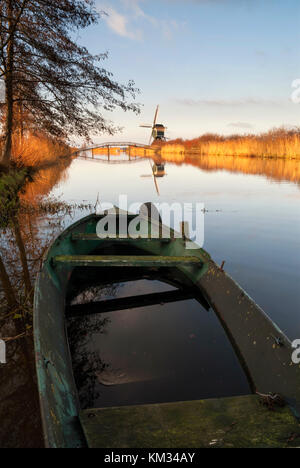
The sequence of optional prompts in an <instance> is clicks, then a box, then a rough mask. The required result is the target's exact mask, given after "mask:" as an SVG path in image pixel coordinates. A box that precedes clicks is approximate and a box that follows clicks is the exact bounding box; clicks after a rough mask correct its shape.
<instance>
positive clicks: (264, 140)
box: [155, 128, 300, 159]
mask: <svg viewBox="0 0 300 468" xmlns="http://www.w3.org/2000/svg"><path fill="white" fill-rule="evenodd" d="M155 144H156V142H155ZM169 152H172V153H179V154H182V153H187V154H199V155H201V156H232V157H234V156H256V157H263V158H295V159H300V128H296V129H291V130H287V129H284V128H279V129H274V130H270V131H269V132H266V133H261V134H259V135H230V136H221V135H217V134H205V135H202V136H200V137H198V138H194V139H192V140H183V139H181V138H178V139H176V140H171V141H169V142H168V143H161V153H162V155H163V154H167V153H169Z"/></svg>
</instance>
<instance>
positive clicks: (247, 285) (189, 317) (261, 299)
mask: <svg viewBox="0 0 300 468" xmlns="http://www.w3.org/2000/svg"><path fill="white" fill-rule="evenodd" d="M86 156H90V155H89V154H87V155H86ZM154 163H156V164H157V165H159V164H162V165H163V166H164V168H163V171H161V173H160V175H161V177H154V176H153V173H152V168H151V166H153V164H154ZM120 195H123V196H124V195H125V196H126V197H127V201H128V205H130V204H131V203H134V202H135V203H143V202H148V201H151V202H153V203H163V202H166V203H168V204H169V205H170V204H172V203H175V202H180V203H192V204H193V206H196V204H197V203H202V204H204V210H203V218H204V245H203V247H204V249H206V250H207V251H208V252H209V253H210V254H211V256H212V258H213V259H214V260H215V261H216V262H217V263H219V264H221V263H222V262H223V261H225V266H224V268H225V270H226V271H227V272H228V273H229V274H230V275H231V276H232V277H233V278H234V279H235V280H236V281H237V282H238V283H239V284H240V285H241V286H242V287H243V288H244V289H245V290H246V291H247V292H248V293H249V294H250V296H252V297H253V298H254V299H255V301H256V302H257V303H258V304H259V305H260V306H261V307H262V308H263V309H264V310H265V312H266V313H267V314H268V315H269V316H270V317H271V318H272V319H273V320H274V321H275V322H276V323H277V324H278V326H279V327H280V328H281V329H282V330H283V331H284V332H285V333H286V334H287V336H288V337H289V338H290V339H295V338H300V314H299V310H300V288H299V285H300V162H299V161H295V160H286V161H284V160H276V159H258V158H231V157H203V156H202V157H199V156H194V157H192V156H189V157H184V156H183V155H178V154H174V155H172V154H170V155H166V159H165V160H164V161H151V160H150V161H149V160H148V159H142V158H136V159H133V160H131V161H129V160H128V157H127V156H126V155H124V154H122V155H116V156H114V157H112V158H111V160H110V161H109V162H108V161H107V160H106V158H105V156H103V157H102V156H101V155H100V156H98V157H97V158H96V159H94V160H91V159H89V158H86V159H85V158H82V157H80V158H77V159H74V160H73V161H72V162H71V164H70V165H69V166H68V167H62V168H53V169H47V170H44V171H41V172H40V173H39V174H37V175H36V176H35V178H34V181H33V182H31V183H30V184H28V186H27V187H26V189H25V191H24V192H23V193H22V194H21V195H20V196H21V200H22V203H23V204H25V205H26V206H27V208H28V207H34V206H35V207H36V206H37V205H40V204H41V203H44V204H45V203H47V204H49V205H51V203H52V204H54V206H57V207H58V213H57V212H55V210H54V211H53V212H50V213H49V212H48V211H47V210H45V208H44V209H43V210H42V212H41V213H38V214H37V210H35V209H32V210H31V211H30V209H29V210H28V213H27V214H26V216H22V217H20V224H21V231H22V232H23V235H24V244H25V247H26V250H27V252H28V258H29V263H30V262H32V268H31V270H32V275H33V276H34V274H35V273H36V270H37V266H38V261H37V260H36V258H40V256H41V254H42V251H43V248H44V246H46V245H47V244H48V243H49V241H50V239H51V238H53V237H54V236H55V235H56V234H57V233H58V232H60V231H61V230H62V229H63V228H65V227H66V226H67V225H69V224H71V223H72V222H74V221H75V220H76V219H79V218H80V217H82V216H84V215H86V214H89V213H90V212H92V211H93V210H94V209H93V206H94V205H95V203H96V200H97V198H98V199H99V200H100V202H101V203H104V202H111V203H114V204H118V202H119V196H120ZM55 203H56V205H55ZM64 203H66V204H68V205H70V206H71V207H72V208H70V209H67V208H66V209H63V208H62V206H63V204H64ZM30 213H33V214H30ZM7 235H8V233H7V232H6V233H2V235H1V248H2V247H3V249H4V252H7V256H8V255H9V254H8V249H7V242H8V239H7ZM2 255H3V253H2ZM10 261H11V260H10ZM9 271H10V272H11V274H12V275H13V274H14V273H13V272H14V269H13V267H12V266H10V267H9ZM170 289H172V286H170V285H166V284H164V283H161V282H159V281H150V280H139V281H134V282H126V283H122V284H115V285H111V286H108V287H106V288H103V287H101V285H93V288H89V287H88V286H87V287H86V288H82V289H81V290H80V291H78V294H74V297H72V303H84V302H85V301H87V300H91V299H92V300H99V299H100V298H101V299H107V298H108V299H111V298H118V297H126V296H132V295H139V294H146V293H152V292H162V291H168V290H170ZM6 326H7V328H8V331H9V326H8V325H7V324H6ZM1 333H2V332H1ZM7 333H8V332H7ZM68 333H69V340H70V345H71V351H72V359H73V363H74V369H75V378H76V382H77V385H78V388H79V395H80V400H81V404H82V406H83V407H85V408H87V407H91V406H98V407H101V406H116V405H128V404H141V403H150V402H151V403H152V402H162V401H178V400H191V399H201V398H208V397H218V396H230V395H241V394H247V393H249V392H250V389H249V384H248V382H247V379H246V377H245V375H244V372H243V370H242V368H241V365H240V363H239V361H238V358H237V356H236V355H235V353H234V351H233V348H232V346H231V344H230V342H229V340H228V338H227V336H226V334H225V332H224V330H223V328H222V326H221V324H220V323H219V322H218V320H217V318H216V316H215V315H214V313H213V311H212V310H209V311H207V310H205V309H204V308H203V307H202V306H201V305H200V304H199V302H198V301H197V300H196V299H189V300H186V301H181V302H176V303H169V304H158V305H155V306H142V307H138V308H134V309H128V310H123V311H122V310H120V311H115V312H109V313H105V314H101V315H96V316H91V317H83V318H76V319H75V318H74V319H70V320H69V322H68ZM29 341H30V340H29ZM28 347H29V349H30V343H29V345H28ZM12 352H13V350H12ZM18 353H19V354H20V350H19V349H18ZM262 358H263V357H262ZM0 366H1V367H0V372H1V373H2V376H4V374H5V372H6V373H7V376H6V380H5V379H4V378H1V381H0V387H1V393H0V399H1V398H2V389H3V392H4V390H5V392H6V393H5V399H4V400H2V402H1V401H0V414H1V425H2V433H1V436H0V437H1V438H2V439H1V440H0V445H2V446H8V445H9V442H8V441H7V440H8V439H7V436H6V438H5V431H6V429H5V428H11V429H10V430H11V431H13V427H14V425H13V421H9V407H10V406H11V405H13V402H14V398H16V394H18V392H19V393H20V389H21V388H22V385H23V386H24V385H25V387H26V389H27V390H28V388H29V389H30V388H31V387H32V385H33V384H32V381H30V382H27V383H24V382H23V381H22V382H19V383H17V381H16V379H13V378H12V377H11V378H10V373H9V371H8V370H5V365H0ZM10 368H12V370H11V372H12V374H13V366H12V365H10ZM6 369H8V368H6ZM22 369H23V367H22ZM14 372H15V371H14ZM28 372H29V371H28ZM25 374H26V371H25ZM25 374H24V375H25ZM26 375H27V374H26ZM7 382H9V385H8V383H7ZM14 383H15V385H16V386H17V388H16V389H14V388H13V386H14ZM30 385H31V387H30ZM25 387H24V388H25ZM24 394H25V393H24ZM29 394H30V392H29V393H28V394H26V395H27V396H26V398H24V401H23V408H27V411H29V413H30V414H31V416H30V417H29V416H28V418H29V421H30V418H31V421H32V424H29V426H30V428H31V431H32V434H31V436H30V437H31V440H32V441H33V442H32V445H34V446H36V445H38V444H39V442H38V433H40V427H39V424H38V410H37V405H36V398H33V400H34V401H31V400H30V397H29ZM18 398H21V397H20V395H19V394H18ZM18 401H19V400H18ZM20 401H21V400H20ZM21 407H22V405H21ZM21 407H20V410H19V411H20V415H18V414H16V413H18V411H16V412H15V413H14V418H15V420H19V421H23V419H24V418H23V416H22V417H21V414H22V409H21ZM22 418H23V419H22ZM28 418H27V425H28ZM10 419H11V418H10ZM19 426H20V428H19V429H18V430H19V431H22V428H23V427H24V424H23V423H22V422H21V423H20V424H19ZM3 428H4V429H3ZM23 432H24V431H23ZM29 433H30V431H29ZM25 439H26V437H25ZM21 445H26V446H30V441H28V440H27V441H26V440H25V441H24V440H23V442H22V444H21Z"/></svg>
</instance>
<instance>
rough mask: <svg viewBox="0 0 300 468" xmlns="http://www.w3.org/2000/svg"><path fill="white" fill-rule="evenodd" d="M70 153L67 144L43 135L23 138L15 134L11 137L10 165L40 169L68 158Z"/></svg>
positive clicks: (31, 135)
mask: <svg viewBox="0 0 300 468" xmlns="http://www.w3.org/2000/svg"><path fill="white" fill-rule="evenodd" d="M1 150H2V148H1V145H0V151H1ZM71 151H72V150H71V148H70V147H69V146H68V145H67V144H65V143H63V142H60V141H57V140H55V139H54V138H50V137H48V136H46V135H44V134H30V133H29V134H27V135H25V136H24V137H23V138H20V136H19V135H17V134H16V135H14V137H13V145H12V164H13V166H15V167H16V168H22V167H31V168H40V167H43V166H47V165H49V164H54V163H56V162H57V161H58V160H59V159H61V158H62V157H64V156H69V155H70V154H71Z"/></svg>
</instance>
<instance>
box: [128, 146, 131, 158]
mask: <svg viewBox="0 0 300 468" xmlns="http://www.w3.org/2000/svg"><path fill="white" fill-rule="evenodd" d="M128 156H129V161H130V160H131V159H130V145H129V146H128Z"/></svg>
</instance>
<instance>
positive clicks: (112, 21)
mask: <svg viewBox="0 0 300 468" xmlns="http://www.w3.org/2000/svg"><path fill="white" fill-rule="evenodd" d="M105 13H107V15H105V16H104V20H105V21H106V23H107V26H108V27H109V28H110V29H111V30H112V31H113V32H115V33H116V34H118V35H119V36H123V37H128V38H129V39H141V31H140V30H132V29H131V28H129V27H128V23H129V19H128V18H127V17H126V16H125V15H121V14H120V13H118V12H117V11H116V10H114V9H113V8H111V7H105Z"/></svg>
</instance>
